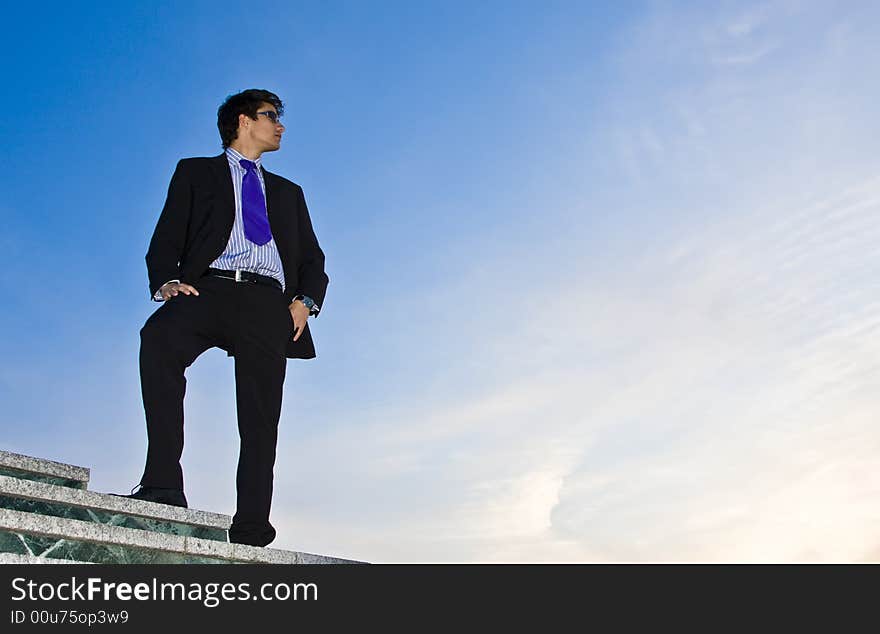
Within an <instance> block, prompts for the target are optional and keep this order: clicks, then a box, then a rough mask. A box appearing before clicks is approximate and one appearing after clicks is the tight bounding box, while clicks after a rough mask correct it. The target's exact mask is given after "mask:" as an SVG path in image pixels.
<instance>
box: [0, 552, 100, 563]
mask: <svg viewBox="0 0 880 634" xmlns="http://www.w3.org/2000/svg"><path fill="white" fill-rule="evenodd" d="M91 563H92V562H91V561H73V560H71V559H48V558H46V557H36V556H34V555H16V554H15V553H0V564H91Z"/></svg>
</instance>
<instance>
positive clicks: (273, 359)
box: [126, 89, 329, 546]
mask: <svg viewBox="0 0 880 634" xmlns="http://www.w3.org/2000/svg"><path fill="white" fill-rule="evenodd" d="M283 112H284V107H283V104H282V103H281V100H280V99H279V98H278V97H277V96H276V95H275V94H273V93H271V92H268V91H266V90H256V89H252V90H245V91H244V92H241V93H239V94H236V95H232V96H230V97H229V98H227V99H226V101H225V102H224V103H223V104H222V105H221V106H220V108H219V110H218V111H217V127H218V128H219V130H220V137H221V140H222V143H223V149H224V153H223V154H220V155H219V156H215V157H212V158H189V159H183V160H181V161H180V162H179V163H178V164H177V169H176V170H175V172H174V175H173V176H172V178H171V184H170V186H169V188H168V197H167V200H166V202H165V207H164V208H163V209H162V213H161V215H160V217H159V221H158V223H157V225H156V229H155V231H154V233H153V237H152V240H151V241H150V246H149V250H148V251H147V256H146V261H147V271H148V274H149V279H150V292H151V294H152V296H153V299H154V300H156V301H161V302H164V303H163V305H162V306H161V307H159V309H158V310H157V311H156V312H154V313H153V314H152V315H151V316H150V318H149V319H147V322H146V324H145V325H144V327H143V328H142V329H141V351H140V372H141V390H142V393H143V400H144V411H145V413H146V420H147V437H148V443H149V445H148V450H147V460H146V467H145V468H144V474H143V477H142V478H141V481H140V487H141V488H140V490H138V491H137V492H136V493H134V494H133V495H129V496H126V497H130V498H134V499H139V500H148V501H152V502H160V503H164V504H173V505H176V506H182V507H186V506H187V502H186V497H185V495H184V492H183V471H182V469H181V466H180V457H181V454H182V452H183V398H184V392H185V389H186V379H185V377H184V370H185V369H186V368H187V367H188V366H189V365H191V364H192V363H193V361H195V359H196V357H198V356H199V355H200V354H201V353H202V352H204V351H205V350H207V349H208V348H211V347H219V348H222V349H224V350H226V352H227V353H228V354H229V356H233V357H235V389H236V404H237V415H238V430H239V436H240V439H241V446H240V451H239V459H238V472H237V477H236V489H237V494H238V499H237V509H236V513H235V516H234V517H233V520H232V526H231V527H230V529H229V539H230V541H232V542H236V543H243V544H251V545H255V546H265V545H266V544H268V543H270V542H271V541H272V540H273V539H274V538H275V529H274V528H273V527H272V525H271V524H270V523H269V510H270V506H271V501H272V481H273V466H274V464H275V449H276V444H277V438H278V420H279V417H280V415H281V395H282V387H283V384H284V374H285V366H286V361H287V358H299V359H310V358H314V357H315V348H314V345H313V343H312V338H311V334H310V332H309V326H308V323H307V321H308V317H309V316H313V317H317V315H318V312H319V311H320V306H321V305H322V304H323V302H324V294H325V292H326V290H327V284H328V283H329V278H328V277H327V275H326V273H325V272H324V253H323V251H322V250H321V248H320V246H319V245H318V241H317V239H316V238H315V234H314V231H313V230H312V224H311V220H310V218H309V212H308V209H307V207H306V203H305V198H304V196H303V191H302V189H301V188H300V187H299V185H296V184H295V183H292V182H291V181H289V180H287V179H285V178H282V177H281V176H277V175H275V174H272V173H271V172H268V171H266V170H265V169H263V167H262V164H261V156H262V155H263V153H265V152H274V151H276V150H278V149H279V147H280V146H281V136H282V134H283V133H284V131H285V127H284V125H282V123H281V122H280V117H281V115H282V114H283Z"/></svg>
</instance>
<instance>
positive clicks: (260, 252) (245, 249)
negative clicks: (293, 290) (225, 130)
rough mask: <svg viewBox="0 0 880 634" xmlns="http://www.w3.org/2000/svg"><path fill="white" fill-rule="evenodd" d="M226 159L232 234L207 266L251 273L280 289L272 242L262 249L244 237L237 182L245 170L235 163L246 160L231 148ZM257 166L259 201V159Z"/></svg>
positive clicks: (262, 185) (278, 261)
mask: <svg viewBox="0 0 880 634" xmlns="http://www.w3.org/2000/svg"><path fill="white" fill-rule="evenodd" d="M226 158H227V159H228V160H229V171H230V172H231V175H232V188H233V190H234V191H235V222H234V223H233V225H232V233H230V234H229V242H228V243H227V244H226V249H225V250H224V251H223V253H221V254H220V257H219V258H217V259H216V260H214V262H213V263H212V264H211V266H212V267H213V268H215V269H225V270H227V271H234V270H236V269H241V270H242V271H251V272H252V273H259V274H260V275H266V276H268V277H274V278H275V279H276V280H278V281H279V282H281V288H282V290H283V289H284V288H285V286H284V269H283V268H282V266H281V256H280V255H278V247H277V246H276V245H275V238H272V239H271V240H269V242H267V243H266V244H264V245H262V246H261V245H257V244H254V243H253V242H251V241H250V240H248V239H247V238H245V237H244V220H243V218H242V207H241V181H242V179H243V178H244V175H245V169H244V168H243V167H242V166H241V164H240V163H239V161H240V160H242V159H245V160H248V161H249V160H250V159H249V158H247V157H246V156H243V155H242V154H240V153H238V152H236V151H235V150H233V149H232V148H231V147H230V148H226ZM253 162H254V163H256V165H257V176H258V177H259V178H260V188H261V189H262V190H263V199H264V200H265V199H266V183H265V182H264V181H263V172H262V170H261V169H260V165H261V163H260V159H259V158H257V159H256V160H254V161H253Z"/></svg>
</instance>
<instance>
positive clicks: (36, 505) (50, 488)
mask: <svg viewBox="0 0 880 634" xmlns="http://www.w3.org/2000/svg"><path fill="white" fill-rule="evenodd" d="M0 508H5V509H9V510H14V511H26V512H29V513H37V514H41V515H51V516H54V517H66V518H68V519H76V520H82V521H86V522H94V523H97V524H108V525H113V526H124V527H127V528H138V529H142V530H149V531H154V532H157V533H167V534H171V535H181V536H189V537H199V538H202V539H213V540H216V541H222V542H226V541H228V537H227V530H228V529H229V525H230V524H231V523H232V518H231V517H229V516H228V515H221V514H220V513H209V512H207V511H199V510H196V509H183V508H179V507H177V506H168V505H167V504H156V503H154V502H144V501H141V500H132V499H129V498H123V497H117V496H115V495H109V494H107V493H97V492H95V491H85V490H82V489H74V488H70V487H66V486H57V485H54V484H45V483H42V482H36V481H33V480H21V479H18V478H15V477H11V476H0Z"/></svg>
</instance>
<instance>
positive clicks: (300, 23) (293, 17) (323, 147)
mask: <svg viewBox="0 0 880 634" xmlns="http://www.w3.org/2000/svg"><path fill="white" fill-rule="evenodd" d="M40 6H41V13H40V14H39V15H37V14H35V13H34V12H33V11H32V10H27V9H25V8H24V7H23V6H21V7H17V8H13V9H12V14H11V15H7V17H6V19H5V22H4V25H5V26H4V37H3V38H0V48H2V51H3V58H4V60H7V64H6V66H7V69H8V70H7V75H6V77H5V81H4V82H3V85H2V90H3V93H4V95H3V96H4V103H6V116H5V117H3V120H2V123H0V126H2V128H0V132H2V135H3V138H4V139H5V141H6V150H7V156H8V159H7V162H6V164H5V165H6V169H4V170H3V173H2V176H0V178H2V180H0V184H2V187H3V191H4V194H5V195H4V196H3V202H2V203H0V211H2V218H3V223H4V230H3V232H2V242H0V247H2V253H4V254H5V256H6V257H5V258H4V264H3V267H2V269H0V288H2V291H3V296H4V298H5V299H6V302H5V307H6V308H5V310H3V311H2V313H0V327H2V329H3V332H4V333H6V336H4V337H3V338H2V339H0V342H2V343H0V345H2V348H0V352H2V359H3V361H2V364H0V398H2V402H3V404H4V405H3V414H2V418H0V420H2V425H0V429H2V436H0V446H2V448H4V449H7V450H11V451H17V452H21V453H26V454H29V455H37V456H43V457H47V458H52V459H55V460H61V461H64V462H72V463H75V464H81V465H84V466H88V467H90V468H91V469H92V488H94V489H96V490H100V491H114V492H120V491H127V490H128V489H129V488H130V487H131V486H133V485H134V484H136V482H137V480H138V478H139V477H140V473H141V470H142V467H143V458H144V453H145V449H146V433H145V429H144V422H143V410H142V405H141V401H140V391H139V390H140V388H139V381H138V373H137V349H138V331H139V329H140V327H141V326H142V325H143V322H144V321H145V320H146V318H147V317H148V316H149V315H150V313H151V312H152V311H153V310H155V307H156V305H155V304H153V303H151V302H149V301H148V299H147V296H148V290H147V278H146V269H145V266H144V260H143V258H144V254H145V252H146V248H147V244H148V241H149V238H150V235H151V232H152V229H153V227H154V225H155V221H156V218H157V217H158V213H159V211H160V209H161V207H162V203H163V201H164V197H165V192H166V190H167V186H168V180H169V178H170V176H171V173H172V172H173V169H174V165H175V164H176V162H177V160H178V159H179V158H182V157H186V156H211V155H215V154H218V153H219V152H220V144H219V137H218V135H217V130H216V109H217V106H218V105H219V104H220V102H222V100H223V99H224V98H225V97H226V96H227V95H229V94H231V93H233V92H237V91H239V90H242V89H244V88H249V87H262V88H268V89H270V90H273V91H274V92H276V93H278V94H279V95H280V96H281V98H282V99H283V100H284V102H285V124H286V125H287V133H286V134H285V139H284V144H283V147H282V149H281V150H280V151H279V152H277V153H273V154H269V155H266V156H265V157H264V161H265V165H266V167H267V169H269V170H270V171H273V172H276V173H279V174H281V175H283V176H285V177H287V178H289V179H291V180H293V181H295V182H297V183H299V184H300V185H301V186H302V187H303V189H304V191H305V194H306V199H307V201H308V204H309V208H310V211H311V215H312V220H313V224H314V226H315V231H316V233H317V235H318V238H319V240H320V242H321V245H322V247H323V249H324V251H325V253H326V255H327V272H328V274H329V276H330V280H331V281H330V286H329V288H328V294H327V298H326V301H325V303H324V306H323V309H324V310H323V311H322V315H321V317H320V319H318V320H317V321H314V322H313V323H312V331H313V335H314V337H315V341H316V347H317V351H318V358H317V359H315V360H312V361H306V362H304V361H290V362H289V364H288V372H287V380H286V384H285V403H284V409H283V413H282V421H281V428H280V440H279V453H278V455H279V457H278V462H277V464H276V469H275V473H276V489H275V490H276V494H275V500H274V506H273V514H272V520H273V523H275V525H276V526H277V527H278V529H279V537H278V539H277V540H276V542H275V543H274V544H273V546H278V547H282V548H290V549H295V550H304V551H308V552H320V553H325V554H331V555H337V556H345V557H353V558H357V559H365V560H370V561H377V562H379V561H388V562H392V561H643V560H647V561H719V560H721V561H766V560H770V561H814V560H818V561H827V560H843V561H851V560H852V561H858V560H876V559H877V557H878V556H880V513H878V511H877V510H876V504H874V500H876V495H877V492H878V489H880V480H878V477H877V475H876V474H877V473H880V469H878V467H880V464H878V458H877V456H880V452H878V449H880V433H878V431H877V428H876V424H875V420H876V415H875V412H876V411H877V405H878V403H877V394H878V387H880V385H878V383H880V373H878V368H880V365H878V360H880V321H878V318H877V308H878V299H877V298H878V292H877V291H878V284H877V280H878V279H880V277H878V273H880V270H878V269H880V259H878V256H877V249H876V244H877V241H878V238H880V222H878V220H877V218H878V211H880V209H878V207H880V179H878V176H877V174H878V166H880V161H878V159H877V157H876V143H875V142H874V140H875V139H877V138H878V136H880V135H878V133H880V129H878V128H880V124H878V121H877V118H876V112H875V111H876V104H877V103H878V97H880V94H878V92H880V90H878V82H877V79H876V76H875V75H876V73H874V72H873V69H875V68H877V64H878V61H880V59H878V58H880V51H878V48H877V46H876V41H877V36H878V32H877V26H876V25H877V24H880V19H878V18H880V15H878V13H880V11H878V9H877V8H876V7H875V6H874V5H873V4H872V3H869V2H851V3H845V5H842V6H841V5H839V4H838V3H831V2H828V3H816V2H797V1H793V0H791V1H788V0H786V1H777V2H773V1H771V2H722V3H716V4H714V5H713V7H712V8H705V7H701V6H700V5H699V4H697V3H687V2H633V3H619V5H615V6H614V7H613V8H612V3H585V2H571V3H543V2H542V3H538V2H534V3H479V5H478V6H472V5H471V3H415V4H413V3H366V2H357V3H354V2H353V3H314V4H308V5H303V4H298V3H280V2H279V3H273V2H263V3H257V4H253V5H248V6H242V5H240V4H233V3H216V2H213V3H175V4H171V3H134V2H133V3H124V5H119V4H117V3H58V4H55V3H48V4H43V5H40ZM49 15H51V16H52V19H47V17H46V16H49ZM187 376H188V381H189V383H188V394H187V400H186V449H185V453H184V463H183V464H184V470H185V477H186V483H187V484H186V486H187V496H188V498H189V500H190V504H191V506H193V507H197V508H203V509H209V510H215V511H219V512H227V513H232V512H233V511H234V499H233V492H234V473H235V462H236V459H237V451H238V437H237V431H236V426H235V419H234V411H235V407H234V392H233V389H234V388H233V377H232V364H231V360H229V359H227V358H226V356H225V354H224V353H222V352H220V351H217V350H214V351H209V352H208V353H206V354H204V355H203V356H202V357H200V359H199V360H198V361H197V362H196V364H195V365H194V366H193V367H191V368H190V370H189V371H188V374H187Z"/></svg>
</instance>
